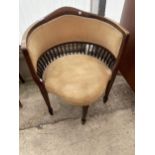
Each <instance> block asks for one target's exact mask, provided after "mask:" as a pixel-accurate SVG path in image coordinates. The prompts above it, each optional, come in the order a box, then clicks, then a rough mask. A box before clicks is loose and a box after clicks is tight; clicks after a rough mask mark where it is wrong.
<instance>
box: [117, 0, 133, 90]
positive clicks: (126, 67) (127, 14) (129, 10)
mask: <svg viewBox="0 0 155 155" xmlns="http://www.w3.org/2000/svg"><path fill="white" fill-rule="evenodd" d="M120 24H121V25H122V26H123V27H125V28H126V29H127V30H128V31H129V32H130V37H129V40H128V43H127V46H126V50H125V51H124V53H123V56H122V59H121V62H120V65H119V70H120V72H121V74H122V75H123V76H124V78H125V79H126V81H127V82H128V84H129V85H130V86H131V88H132V90H133V91H134V90H135V0H126V1H125V3H124V8H123V12H122V17H121V21H120Z"/></svg>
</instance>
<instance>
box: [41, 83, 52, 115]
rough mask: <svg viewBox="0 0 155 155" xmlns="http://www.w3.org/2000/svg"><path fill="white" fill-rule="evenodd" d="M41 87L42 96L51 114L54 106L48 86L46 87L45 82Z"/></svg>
mask: <svg viewBox="0 0 155 155" xmlns="http://www.w3.org/2000/svg"><path fill="white" fill-rule="evenodd" d="M39 89H40V92H41V94H42V96H43V98H44V100H45V103H46V105H47V108H48V111H49V113H50V114H51V115H53V108H52V106H51V104H50V100H49V97H48V93H47V91H46V88H45V86H44V84H43V83H41V84H39Z"/></svg>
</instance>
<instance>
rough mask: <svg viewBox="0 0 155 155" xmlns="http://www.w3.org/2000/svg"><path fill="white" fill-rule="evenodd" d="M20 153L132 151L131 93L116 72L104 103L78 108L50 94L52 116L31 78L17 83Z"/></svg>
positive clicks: (107, 154)
mask: <svg viewBox="0 0 155 155" xmlns="http://www.w3.org/2000/svg"><path fill="white" fill-rule="evenodd" d="M20 100H21V102H22V104H23V108H22V109H20V155H134V94H133V92H132V91H131V89H130V88H129V86H128V84H127V83H126V81H125V80H124V79H123V78H122V77H121V76H117V78H116V81H115V83H114V85H113V88H112V90H111V93H110V96H109V100H108V102H107V104H106V105H105V104H103V102H102V98H100V99H99V100H98V102H97V103H95V104H93V105H92V106H91V107H90V108H89V112H88V117H87V123H86V124H85V125H84V126H83V125H81V122H80V117H81V108H79V107H74V106H71V105H68V104H66V103H64V102H63V101H61V100H60V98H58V97H57V96H54V95H51V94H50V101H51V104H52V106H53V109H54V116H51V115H49V113H48V110H47V107H46V105H45V103H44V100H43V98H42V96H41V94H40V92H39V90H38V88H37V86H36V85H35V84H34V82H33V81H29V82H26V83H25V84H21V85H20Z"/></svg>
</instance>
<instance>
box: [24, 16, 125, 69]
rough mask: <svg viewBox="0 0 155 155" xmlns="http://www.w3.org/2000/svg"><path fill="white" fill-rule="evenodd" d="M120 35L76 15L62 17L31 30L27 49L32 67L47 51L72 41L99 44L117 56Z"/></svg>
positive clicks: (105, 25)
mask: <svg viewBox="0 0 155 155" xmlns="http://www.w3.org/2000/svg"><path fill="white" fill-rule="evenodd" d="M122 38H123V36H122V33H121V32H120V31H118V30H117V29H116V28H115V27H114V26H112V25H111V24H109V23H107V22H104V21H100V20H97V19H93V18H86V17H82V16H76V15H63V16H60V17H58V18H56V19H53V20H51V21H49V22H47V23H45V24H43V25H41V26H39V27H37V28H36V29H35V30H33V31H32V32H31V34H30V36H29V37H28V41H27V47H28V51H29V54H30V57H31V60H32V63H33V65H34V68H35V70H36V69H37V67H36V64H37V60H38V58H39V56H40V55H41V54H42V53H43V52H44V51H46V50H47V49H49V48H51V47H53V46H55V45H58V44H61V43H64V42H72V41H84V42H92V43H96V44H99V45H101V46H103V47H105V48H107V49H108V50H110V51H111V52H112V53H113V54H114V56H115V57H117V56H118V52H119V48H120V45H121V42H122Z"/></svg>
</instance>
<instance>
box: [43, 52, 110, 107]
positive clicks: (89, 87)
mask: <svg viewBox="0 0 155 155" xmlns="http://www.w3.org/2000/svg"><path fill="white" fill-rule="evenodd" d="M110 77H111V70H110V69H109V68H108V67H107V66H106V65H105V64H103V63H102V62H101V61H100V60H98V59H96V58H94V57H92V56H88V55H82V54H74V55H68V56H64V57H61V58H59V59H57V60H55V61H54V62H52V63H51V64H50V65H48V66H47V68H46V69H45V72H44V75H43V80H44V82H45V87H46V89H47V91H48V92H51V93H54V94H56V95H58V96H60V97H61V98H62V99H63V100H65V101H67V102H68V103H70V104H75V105H89V104H91V103H94V102H95V101H96V100H97V99H98V98H99V97H100V96H101V95H103V93H104V91H105V89H106V86H107V83H108V81H109V79H110Z"/></svg>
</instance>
